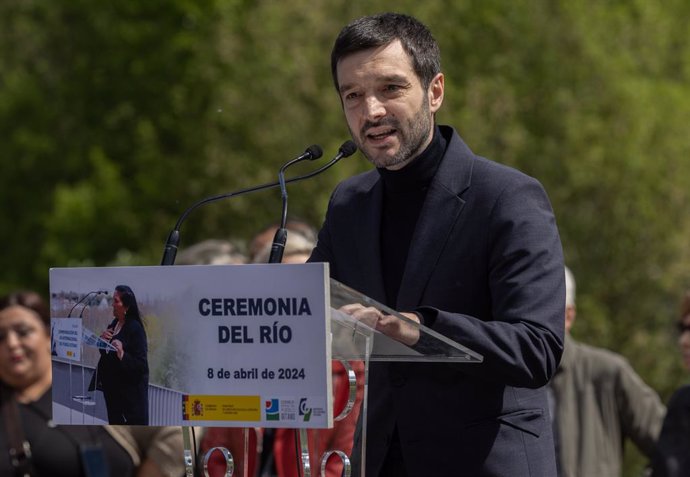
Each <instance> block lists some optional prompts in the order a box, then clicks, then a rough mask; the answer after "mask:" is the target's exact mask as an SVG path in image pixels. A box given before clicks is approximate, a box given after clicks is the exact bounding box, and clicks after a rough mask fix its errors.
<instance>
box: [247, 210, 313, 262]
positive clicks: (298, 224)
mask: <svg viewBox="0 0 690 477" xmlns="http://www.w3.org/2000/svg"><path fill="white" fill-rule="evenodd" d="M279 226H280V225H279V224H271V225H269V226H267V227H265V228H264V229H263V230H261V232H259V233H258V234H256V235H255V236H254V237H253V238H252V240H251V241H250V242H249V261H250V262H251V263H267V262H268V258H269V256H270V254H271V245H272V244H273V238H274V236H275V233H276V230H278V227H279ZM285 228H286V229H287V231H288V239H292V242H294V244H293V245H291V247H293V250H295V249H297V248H306V246H307V245H306V244H311V248H314V244H315V243H316V229H315V228H314V227H313V226H312V225H311V224H309V223H308V222H306V221H304V220H301V219H290V220H288V221H287V222H286V223H285ZM298 237H299V238H298ZM300 244H303V245H300ZM286 246H287V244H286ZM296 253H297V252H293V255H292V258H291V259H290V260H291V261H290V262H287V261H286V259H285V256H286V255H288V253H287V252H284V253H283V263H302V261H300V260H298V258H297V257H295V256H294V254H296ZM309 253H311V249H309ZM306 258H309V256H308V255H307V257H306ZM306 258H305V259H304V261H306Z"/></svg>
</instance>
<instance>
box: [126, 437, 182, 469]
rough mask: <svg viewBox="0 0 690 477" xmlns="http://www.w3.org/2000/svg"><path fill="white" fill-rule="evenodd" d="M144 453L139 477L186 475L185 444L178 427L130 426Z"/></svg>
mask: <svg viewBox="0 0 690 477" xmlns="http://www.w3.org/2000/svg"><path fill="white" fill-rule="evenodd" d="M130 429H131V431H132V433H133V434H134V437H135V439H136V440H137V442H138V443H139V447H140V448H141V449H142V451H143V454H144V455H143V456H142V463H141V465H140V466H139V468H138V469H137V476H138V477H149V476H150V477H180V476H182V475H184V471H185V468H184V444H183V440H182V428H180V427H178V426H163V427H146V426H130Z"/></svg>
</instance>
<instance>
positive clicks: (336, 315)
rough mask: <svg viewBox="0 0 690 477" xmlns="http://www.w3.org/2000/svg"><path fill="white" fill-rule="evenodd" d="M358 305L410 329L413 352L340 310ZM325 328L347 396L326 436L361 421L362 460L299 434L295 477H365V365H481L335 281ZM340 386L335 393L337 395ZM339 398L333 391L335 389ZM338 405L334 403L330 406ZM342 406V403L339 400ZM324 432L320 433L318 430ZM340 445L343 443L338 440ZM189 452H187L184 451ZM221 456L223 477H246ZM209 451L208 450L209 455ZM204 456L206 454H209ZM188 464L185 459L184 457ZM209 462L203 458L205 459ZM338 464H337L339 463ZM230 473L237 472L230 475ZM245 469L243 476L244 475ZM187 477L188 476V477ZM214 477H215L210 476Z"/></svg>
mask: <svg viewBox="0 0 690 477" xmlns="http://www.w3.org/2000/svg"><path fill="white" fill-rule="evenodd" d="M350 304H361V305H364V306H366V307H373V308H376V309H378V310H380V311H382V312H383V313H385V314H387V315H393V316H395V317H397V318H398V319H400V320H401V321H403V322H404V326H408V327H410V329H415V330H417V331H418V333H419V340H418V341H417V343H416V344H415V345H414V346H407V345H405V344H403V343H401V342H399V341H396V340H395V339H393V338H390V337H389V336H386V335H385V334H383V333H381V332H379V331H377V330H376V329H375V328H374V327H373V326H370V324H367V323H366V322H365V321H358V320H356V319H354V318H353V317H352V316H350V315H349V314H347V313H345V312H343V311H341V308H342V307H343V306H345V305H350ZM329 318H330V325H331V354H332V356H331V357H332V359H333V360H334V362H335V361H339V362H340V363H341V364H342V367H343V368H344V376H345V379H344V380H342V383H341V384H343V385H344V386H345V387H344V390H345V391H346V393H345V394H346V399H345V401H346V402H345V403H344V405H343V406H342V409H341V410H339V409H336V411H335V412H338V414H337V415H336V417H335V418H334V420H335V423H334V424H335V426H334V428H333V430H332V432H331V437H332V434H333V432H338V431H339V429H341V427H342V426H341V424H339V423H340V422H343V421H345V420H349V424H348V425H349V430H350V432H351V431H352V430H353V429H352V425H353V422H356V421H357V419H358V418H361V419H362V422H363V423H364V425H363V426H362V439H361V441H362V444H361V455H359V456H357V458H356V459H352V455H351V453H352V452H353V451H352V449H351V448H352V442H351V441H350V442H349V445H348V446H347V448H346V449H337V448H331V447H330V445H329V444H330V442H324V440H323V434H324V433H322V432H320V431H321V430H319V429H310V430H307V429H300V430H298V431H295V441H296V443H297V444H296V445H297V454H298V456H299V459H298V463H297V465H299V466H300V467H301V468H300V469H298V472H297V475H301V476H302V477H326V476H327V475H329V474H330V475H332V474H333V471H332V469H331V471H330V472H327V468H328V467H329V466H333V465H336V466H338V468H342V472H340V471H339V472H338V473H337V475H338V476H340V475H342V476H343V477H349V476H350V475H351V473H352V472H353V471H354V470H356V472H355V473H356V474H357V475H359V476H361V477H365V471H364V469H365V464H366V455H365V449H366V422H367V419H366V418H367V401H368V385H367V382H368V370H369V363H370V362H374V361H381V362H394V361H398V362H429V363H438V362H444V363H459V364H468V365H471V364H473V363H481V362H482V360H483V357H482V356H481V355H480V354H478V353H476V352H474V351H472V350H470V349H468V348H466V347H464V346H462V345H460V344H459V343H457V342H455V341H453V340H451V339H449V338H447V337H445V336H443V335H441V334H439V333H437V332H435V331H433V330H432V329H430V328H427V327H425V326H423V325H420V324H418V323H416V322H414V321H412V320H410V319H408V318H406V317H405V316H403V315H401V314H400V313H398V312H397V311H395V310H393V309H391V308H389V307H387V306H385V305H383V304H381V303H379V302H377V301H375V300H373V299H372V298H370V297H368V296H366V295H364V294H362V293H359V292H358V291H356V290H353V289H352V288H349V287H347V286H345V285H343V284H342V283H339V282H338V281H336V280H333V279H331V280H330V317H329ZM342 390H343V389H342V386H341V389H340V391H342ZM336 392H338V389H336ZM335 401H336V402H338V400H337V399H336V400H335ZM341 401H342V400H341ZM323 431H325V430H323ZM249 432H251V430H247V429H245V430H244V441H245V445H244V450H245V451H244V455H243V456H237V457H239V458H240V459H238V460H241V461H242V462H247V461H248V459H249V458H248V455H247V452H248V450H247V449H248V446H247V445H246V443H247V439H248V437H247V436H248V433H249ZM338 441H339V442H340V443H341V444H342V439H338ZM186 448H187V449H189V446H188V445H187V446H186ZM216 449H218V450H219V451H221V452H223V455H224V458H225V459H226V460H227V463H228V470H229V472H226V473H225V474H224V477H230V476H240V477H248V474H247V466H246V465H244V466H243V465H239V466H236V465H234V464H235V462H236V461H235V462H233V457H232V456H228V455H227V454H226V449H220V448H216ZM211 451H213V449H212V450H211ZM211 451H209V452H211ZM187 457H188V458H190V459H191V456H190V455H187ZM206 458H208V455H207V457H206ZM353 460H354V461H358V462H359V465H358V466H359V468H358V469H352V461H353ZM338 461H339V462H340V463H338ZM232 467H234V468H235V469H236V471H238V472H236V473H234V472H233V470H232ZM242 469H244V472H243V470H242ZM188 475H189V474H188ZM209 477H215V476H209Z"/></svg>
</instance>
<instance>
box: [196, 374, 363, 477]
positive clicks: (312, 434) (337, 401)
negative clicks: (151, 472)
mask: <svg viewBox="0 0 690 477" xmlns="http://www.w3.org/2000/svg"><path fill="white" fill-rule="evenodd" d="M350 364H351V366H352V369H353V370H354V371H355V373H356V376H357V395H356V400H355V406H354V408H353V409H352V411H351V412H350V414H348V416H347V417H346V418H345V419H343V420H342V421H334V426H333V428H331V429H309V430H308V431H307V438H308V440H309V450H310V463H311V475H314V476H320V475H321V456H322V455H323V454H324V452H326V451H330V450H340V451H343V452H344V453H345V454H347V455H348V456H349V455H350V453H351V452H352V441H353V439H354V433H355V426H356V425H357V418H358V417H359V408H360V406H361V403H362V398H363V396H364V363H363V362H361V361H353V362H351V363H350ZM333 393H334V396H333V408H334V413H333V416H334V417H336V416H338V414H340V412H341V411H342V410H343V408H344V407H345V405H346V404H347V399H348V395H349V384H348V378H347V371H346V370H345V367H344V366H343V365H342V364H341V363H340V362H339V361H333ZM261 436H262V432H261V429H249V446H248V449H249V451H248V459H247V463H248V466H249V467H248V471H249V472H248V474H247V475H249V476H250V477H254V476H256V474H257V471H258V469H257V461H258V452H257V442H258V440H257V439H261ZM213 447H225V448H226V449H228V450H229V451H230V452H231V453H232V456H233V458H234V460H235V473H234V474H233V475H238V476H244V475H245V474H244V470H243V466H244V434H243V429H239V428H229V427H209V428H206V431H205V433H204V437H203V438H202V441H201V445H200V457H199V458H200V459H203V456H204V454H205V453H206V452H207V451H208V450H209V449H211V448H213ZM272 450H273V454H274V458H275V464H276V471H277V473H278V476H279V477H298V475H299V474H298V470H297V464H296V462H297V460H296V459H297V458H296V453H295V430H294V429H276V433H275V439H274V442H273V449H272ZM342 469H343V465H342V461H341V460H340V458H339V457H337V456H331V458H330V459H329V460H328V464H327V466H326V476H327V477H340V476H341V474H342ZM208 475H209V477H217V476H223V475H225V459H224V458H223V455H222V454H221V453H220V452H218V451H215V452H214V453H213V454H212V455H211V457H210V459H209V463H208Z"/></svg>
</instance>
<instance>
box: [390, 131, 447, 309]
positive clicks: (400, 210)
mask: <svg viewBox="0 0 690 477" xmlns="http://www.w3.org/2000/svg"><path fill="white" fill-rule="evenodd" d="M446 145H447V143H446V140H445V138H444V137H443V136H442V135H441V132H440V131H439V129H438V127H436V128H434V136H433V138H432V140H431V143H430V144H429V146H427V148H426V149H425V150H424V152H422V153H421V154H420V155H419V156H417V157H416V158H415V159H414V160H412V162H410V163H409V164H407V165H406V166H405V167H403V168H402V169H400V170H397V171H391V170H388V169H382V168H381V169H377V170H378V171H379V174H380V175H381V179H382V180H383V185H384V187H383V190H384V194H383V210H382V214H381V269H382V272H383V280H384V285H385V288H386V302H387V305H388V306H391V307H393V308H395V304H396V301H397V298H398V290H399V288H400V282H401V280H402V275H403V271H404V270H405V263H406V262H407V253H408V250H409V248H410V243H411V241H412V234H413V233H414V229H415V226H416V224H417V218H418V217H419V213H420V211H421V210H422V205H424V199H425V198H426V193H427V190H428V189H429V185H430V184H431V180H432V179H433V177H434V174H436V170H437V169H438V165H439V164H440V163H441V159H442V158H443V154H444V153H445V150H446Z"/></svg>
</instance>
